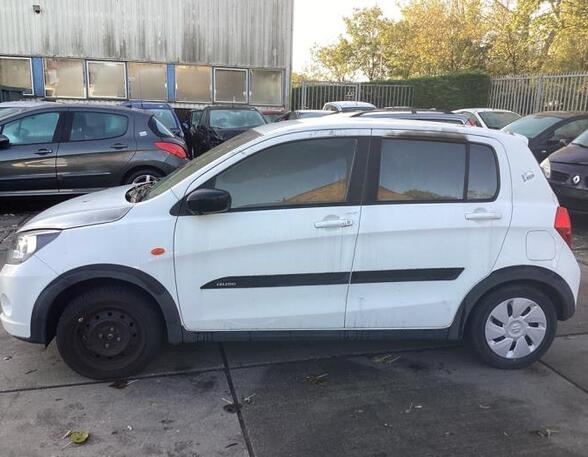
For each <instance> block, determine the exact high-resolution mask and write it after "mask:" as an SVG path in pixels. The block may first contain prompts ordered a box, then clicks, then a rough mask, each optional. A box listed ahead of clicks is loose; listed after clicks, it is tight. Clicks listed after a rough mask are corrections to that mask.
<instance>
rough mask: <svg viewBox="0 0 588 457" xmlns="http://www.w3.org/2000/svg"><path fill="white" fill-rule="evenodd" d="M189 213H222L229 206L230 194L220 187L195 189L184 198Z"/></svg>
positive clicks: (200, 214)
mask: <svg viewBox="0 0 588 457" xmlns="http://www.w3.org/2000/svg"><path fill="white" fill-rule="evenodd" d="M186 204H187V206H188V211H190V213H192V214H195V215H199V216H202V215H204V214H214V213H223V212H225V211H228V210H229V209H230V208H231V194H229V193H228V192H227V191H225V190H220V189H197V190H195V191H194V192H192V193H190V195H188V197H187V198H186Z"/></svg>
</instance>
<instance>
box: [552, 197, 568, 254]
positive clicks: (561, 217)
mask: <svg viewBox="0 0 588 457" xmlns="http://www.w3.org/2000/svg"><path fill="white" fill-rule="evenodd" d="M554 227H555V230H557V233H559V234H560V235H561V237H562V238H563V239H564V241H565V242H566V243H567V245H568V246H569V247H572V221H571V220H570V215H569V213H568V210H567V209H565V208H563V207H561V206H559V207H558V208H557V211H556V212H555V223H554Z"/></svg>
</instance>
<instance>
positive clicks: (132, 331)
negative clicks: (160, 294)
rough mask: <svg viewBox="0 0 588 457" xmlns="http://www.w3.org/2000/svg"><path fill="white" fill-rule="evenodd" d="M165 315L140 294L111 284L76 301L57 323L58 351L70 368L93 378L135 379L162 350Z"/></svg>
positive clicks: (68, 307)
mask: <svg viewBox="0 0 588 457" xmlns="http://www.w3.org/2000/svg"><path fill="white" fill-rule="evenodd" d="M162 340H163V330H162V322H161V317H160V315H159V313H158V311H157V310H156V309H155V307H154V305H153V304H152V303H151V302H149V301H148V300H146V299H145V297H144V296H142V295H141V294H140V293H137V292H135V291H133V290H130V289H127V288H124V287H118V286H112V287H100V288H96V289H91V290H89V291H87V292H85V293H82V294H80V295H78V296H77V297H75V298H74V299H73V300H72V301H71V302H70V303H69V304H68V306H67V307H66V309H65V311H64V312H63V314H62V315H61V317H60V319H59V322H58V325H57V336H56V341H57V349H58V350H59V353H60V354H61V357H62V358H63V360H64V361H65V363H67V365H68V366H69V367H70V368H72V369H73V370H74V371H77V372H78V373H79V374H81V375H83V376H86V377H88V378H92V379H113V378H123V377H127V376H130V375H132V374H134V373H136V372H137V371H139V370H141V369H142V368H143V367H144V366H145V365H146V364H147V363H148V362H149V361H150V360H151V359H152V358H153V356H154V355H155V354H156V353H157V352H158V350H159V348H160V347H161V343H162Z"/></svg>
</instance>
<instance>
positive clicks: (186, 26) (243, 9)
mask: <svg viewBox="0 0 588 457" xmlns="http://www.w3.org/2000/svg"><path fill="white" fill-rule="evenodd" d="M34 3H37V2H36V1H33V0H31V1H24V0H0V54H8V55H26V56H30V55H39V56H60V57H84V58H97V59H116V60H127V61H128V60H134V61H150V62H168V63H170V62H181V63H202V64H207V65H227V66H241V67H265V68H267V67H272V68H284V69H286V70H287V71H286V77H287V79H289V73H290V62H291V52H292V51H291V50H292V17H293V3H294V0H42V1H39V2H38V4H40V6H41V13H40V14H36V13H34V12H33V4H34Z"/></svg>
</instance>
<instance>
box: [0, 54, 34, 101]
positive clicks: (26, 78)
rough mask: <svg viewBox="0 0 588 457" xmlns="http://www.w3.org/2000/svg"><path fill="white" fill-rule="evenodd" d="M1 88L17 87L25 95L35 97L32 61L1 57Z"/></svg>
mask: <svg viewBox="0 0 588 457" xmlns="http://www.w3.org/2000/svg"><path fill="white" fill-rule="evenodd" d="M0 86H6V87H15V88H17V89H21V90H22V91H23V93H24V94H25V95H33V72H32V69H31V59H27V58H24V57H0Z"/></svg>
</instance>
